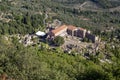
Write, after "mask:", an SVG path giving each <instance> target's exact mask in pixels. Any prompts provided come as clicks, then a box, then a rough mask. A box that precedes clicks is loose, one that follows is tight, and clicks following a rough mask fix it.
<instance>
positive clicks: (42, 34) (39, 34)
mask: <svg viewBox="0 0 120 80" xmlns="http://www.w3.org/2000/svg"><path fill="white" fill-rule="evenodd" d="M35 34H36V35H37V36H39V37H43V36H45V35H46V33H45V32H42V31H38V32H36V33H35Z"/></svg>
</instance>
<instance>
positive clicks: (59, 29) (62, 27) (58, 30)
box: [52, 25, 67, 34]
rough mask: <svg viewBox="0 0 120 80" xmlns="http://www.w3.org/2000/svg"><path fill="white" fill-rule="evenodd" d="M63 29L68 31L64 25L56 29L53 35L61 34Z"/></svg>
mask: <svg viewBox="0 0 120 80" xmlns="http://www.w3.org/2000/svg"><path fill="white" fill-rule="evenodd" d="M63 29H67V26H66V25H62V26H60V27H58V28H56V29H55V30H52V33H54V34H56V33H58V32H60V31H61V30H63Z"/></svg>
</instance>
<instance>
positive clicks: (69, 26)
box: [68, 25, 77, 30]
mask: <svg viewBox="0 0 120 80" xmlns="http://www.w3.org/2000/svg"><path fill="white" fill-rule="evenodd" d="M68 29H69V30H75V29H77V27H75V26H73V25H68Z"/></svg>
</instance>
